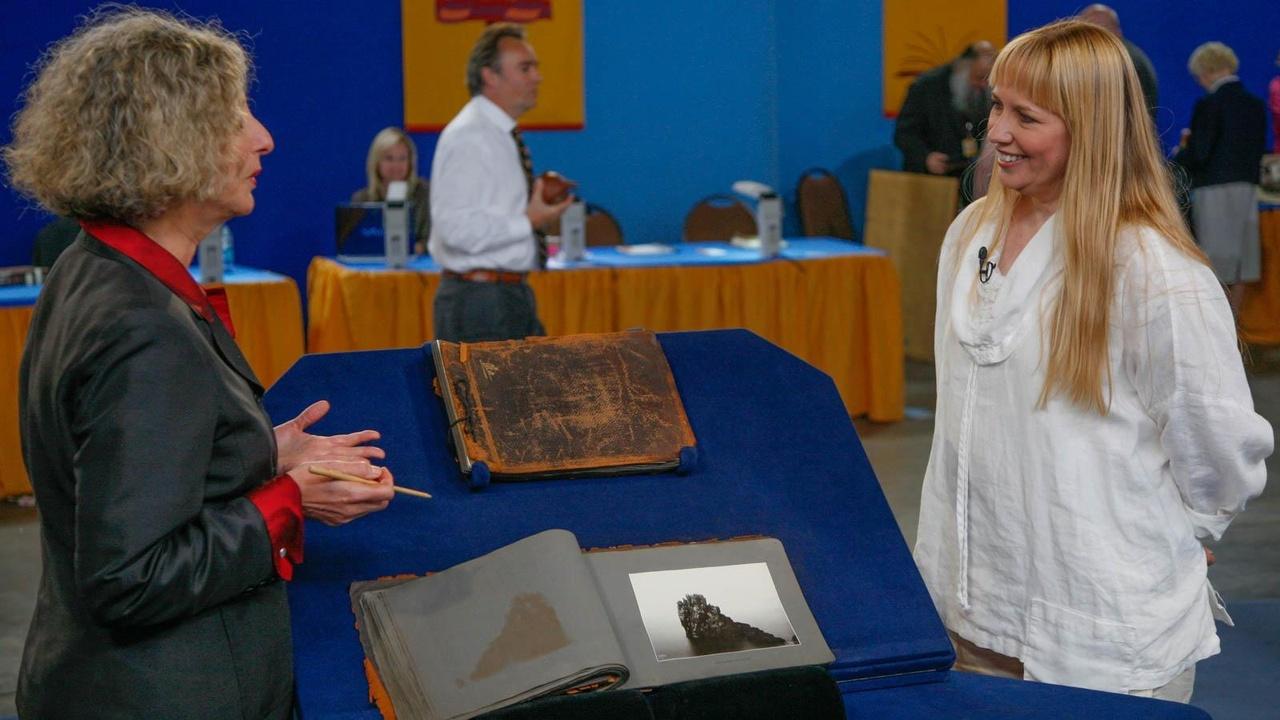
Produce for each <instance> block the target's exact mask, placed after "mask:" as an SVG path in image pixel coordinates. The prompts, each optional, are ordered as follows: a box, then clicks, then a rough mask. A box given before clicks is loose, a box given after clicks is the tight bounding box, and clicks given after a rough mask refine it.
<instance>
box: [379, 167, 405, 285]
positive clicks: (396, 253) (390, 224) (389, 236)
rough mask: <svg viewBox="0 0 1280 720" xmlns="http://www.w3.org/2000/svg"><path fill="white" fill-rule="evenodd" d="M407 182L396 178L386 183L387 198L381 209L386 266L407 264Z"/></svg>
mask: <svg viewBox="0 0 1280 720" xmlns="http://www.w3.org/2000/svg"><path fill="white" fill-rule="evenodd" d="M408 194H409V184H408V183H406V182H404V181H403V180H396V181H394V182H391V183H389V184H388V185H387V200H386V204H385V205H384V206H383V210H382V239H383V253H384V254H385V255H386V258H387V267H392V268H402V267H404V266H405V265H408V264H409V201H408Z"/></svg>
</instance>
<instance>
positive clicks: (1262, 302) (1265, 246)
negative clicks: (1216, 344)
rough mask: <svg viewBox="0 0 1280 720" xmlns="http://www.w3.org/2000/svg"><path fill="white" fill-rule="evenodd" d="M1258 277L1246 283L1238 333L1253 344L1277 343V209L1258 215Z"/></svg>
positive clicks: (1279, 294)
mask: <svg viewBox="0 0 1280 720" xmlns="http://www.w3.org/2000/svg"><path fill="white" fill-rule="evenodd" d="M1259 221H1260V223H1259V230H1260V234H1261V236H1262V280H1261V281H1260V282H1256V283H1253V284H1251V285H1246V286H1245V290H1244V301H1243V302H1242V303H1241V305H1240V336H1241V337H1243V338H1244V341H1245V342H1249V343H1254V344H1256V345H1280V209H1277V210H1266V211H1263V212H1262V214H1261V216H1260V217H1259Z"/></svg>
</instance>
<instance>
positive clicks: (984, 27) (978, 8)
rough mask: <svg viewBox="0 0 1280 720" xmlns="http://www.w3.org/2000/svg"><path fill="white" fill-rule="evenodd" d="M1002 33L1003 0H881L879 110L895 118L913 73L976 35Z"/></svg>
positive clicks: (997, 37)
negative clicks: (881, 85)
mask: <svg viewBox="0 0 1280 720" xmlns="http://www.w3.org/2000/svg"><path fill="white" fill-rule="evenodd" d="M1007 33H1008V22H1007V16H1006V5H1005V0H965V2H956V0H884V114H885V115H886V116H888V117H897V115H898V110H899V108H901V107H902V101H903V99H904V98H906V96H907V88H908V87H909V86H910V85H911V81H912V80H915V78H916V76H917V75H919V74H920V73H922V72H924V71H925V70H928V69H929V68H931V67H937V66H938V65H942V64H945V63H947V62H949V61H950V60H951V59H952V58H954V57H956V56H957V55H959V54H960V52H961V51H962V50H964V48H965V47H966V46H967V45H969V44H971V43H974V42H977V41H978V40H989V41H990V42H991V43H992V44H993V45H995V46H996V48H997V49H999V48H1000V47H1002V46H1003V45H1004V41H1005V36H1006V34H1007Z"/></svg>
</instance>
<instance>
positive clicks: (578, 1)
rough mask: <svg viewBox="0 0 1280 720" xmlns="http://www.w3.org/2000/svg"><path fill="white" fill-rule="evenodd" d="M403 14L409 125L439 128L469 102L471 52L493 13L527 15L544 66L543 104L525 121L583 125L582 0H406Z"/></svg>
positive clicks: (528, 124)
mask: <svg viewBox="0 0 1280 720" xmlns="http://www.w3.org/2000/svg"><path fill="white" fill-rule="evenodd" d="M400 15H401V24H402V30H401V32H402V36H403V52H404V124H405V127H406V128H407V129H409V130H410V131H414V132H432V131H439V130H441V129H443V128H444V126H445V125H447V124H448V122H449V121H450V120H451V119H453V116H454V115H455V114H457V112H458V110H460V109H461V108H462V106H463V105H465V104H466V103H467V100H469V99H470V96H469V95H468V94H467V85H466V67H467V55H468V54H469V53H470V52H471V46H472V45H473V44H474V43H475V41H476V38H478V37H479V36H480V33H481V32H482V31H483V30H484V28H485V25H486V22H488V21H489V20H494V19H504V20H508V21H512V22H524V23H525V24H526V30H527V31H528V33H529V42H530V43H531V44H532V45H533V50H534V52H535V53H537V55H538V61H539V63H540V64H541V67H542V77H543V80H542V87H541V88H540V90H539V93H538V106H537V107H535V108H534V109H533V110H531V111H529V113H528V114H526V115H525V116H524V117H522V118H520V126H521V127H524V128H533V129H580V128H581V127H582V126H583V122H584V116H585V109H584V106H585V102H584V100H583V60H582V56H583V42H582V0H543V2H540V3H539V2H530V1H529V0H509V1H508V2H502V0H496V1H495V0H471V1H470V2H468V1H466V0H402V2H401V3H400ZM546 15H549V17H544V16H546Z"/></svg>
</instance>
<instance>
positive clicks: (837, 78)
mask: <svg viewBox="0 0 1280 720" xmlns="http://www.w3.org/2000/svg"><path fill="white" fill-rule="evenodd" d="M153 4H154V5H156V6H160V7H166V8H175V7H176V8H179V9H181V10H183V11H185V12H188V13H190V14H192V15H195V16H197V17H208V16H217V17H219V18H221V20H222V21H223V23H224V24H225V25H226V26H227V27H229V28H231V29H233V30H237V31H243V32H244V33H246V34H247V35H248V38H249V43H250V45H251V48H252V51H253V54H254V58H255V62H256V65H257V82H256V84H255V86H254V88H253V90H252V95H253V106H254V109H255V111H256V112H257V113H258V115H259V117H260V118H261V119H262V120H263V122H264V123H265V124H266V125H267V127H268V128H269V129H270V130H271V132H272V133H273V134H274V136H275V140H276V151H275V153H274V154H273V155H271V156H270V157H268V158H267V159H266V161H265V170H264V172H263V175H262V177H261V178H260V185H259V189H258V192H257V199H258V206H257V210H255V212H254V213H253V215H251V216H249V217H246V218H239V219H236V220H234V221H232V225H231V227H232V229H233V231H234V232H235V236H236V253H237V259H238V260H239V261H240V262H242V263H244V264H249V265H255V266H259V267H266V268H269V269H273V270H277V271H280V272H285V273H288V274H290V275H293V276H294V277H295V278H297V279H298V280H299V281H301V280H302V279H303V277H304V275H305V271H306V266H307V263H308V262H309V261H310V258H311V257H312V256H314V255H316V254H324V253H326V252H328V250H329V247H330V245H331V243H332V233H333V231H332V212H333V211H332V208H333V204H334V203H335V202H337V201H340V200H343V199H345V198H346V197H348V196H349V194H350V193H351V192H352V191H353V190H354V189H355V188H357V187H359V186H360V185H361V184H362V183H363V163H364V156H365V152H366V149H367V147H368V142H369V140H370V138H372V136H373V134H374V133H375V132H376V131H377V130H378V129H380V128H381V127H383V126H385V125H394V124H399V123H400V122H401V119H402V115H403V100H402V94H401V70H400V42H401V41H400V37H401V35H400V4H399V2H396V0H376V1H370V2H364V3H350V2H340V1H339V0H310V1H309V2H300V1H298V0H280V1H278V2H270V3H263V2H257V1H254V0H184V1H183V2H172V1H170V0H157V1H156V2H154V3H153ZM585 4H586V8H585V13H584V17H585V20H584V21H585V31H584V37H585V42H586V127H585V129H584V130H582V131H578V132H535V133H530V134H529V145H530V147H531V150H532V152H533V154H534V159H535V162H536V164H537V165H538V166H539V168H555V169H558V170H560V171H561V172H563V173H564V174H566V175H568V176H569V177H572V178H574V179H575V180H578V181H579V182H580V183H581V190H582V195H583V196H584V197H586V199H588V200H590V201H592V202H596V203H599V204H601V205H604V206H606V207H608V208H609V209H610V210H612V211H613V212H614V214H615V215H617V217H618V218H619V220H620V221H621V223H622V225H623V229H624V232H625V233H626V238H627V240H628V241H630V242H643V241H660V240H669V239H673V238H677V237H678V236H679V233H680V224H681V220H682V218H683V216H684V214H685V212H686V211H687V210H688V208H689V207H690V206H691V205H692V204H693V202H694V201H696V200H697V199H698V198H700V197H702V196H704V195H707V194H709V193H712V192H719V191H725V190H727V189H728V187H729V185H730V184H731V183H732V182H733V181H734V180H737V179H741V178H753V179H757V180H761V181H764V182H767V183H771V184H775V185H778V186H779V187H781V188H782V189H784V191H785V192H786V195H787V197H788V198H789V199H790V197H791V196H792V192H791V191H792V188H793V187H794V184H795V181H796V179H797V177H798V176H799V174H800V172H801V171H802V170H804V169H805V168H806V167H810V166H814V165H820V166H824V167H828V168H832V169H834V170H836V171H837V174H838V175H839V176H840V177H841V179H842V180H844V182H845V184H846V188H847V190H848V192H849V195H850V200H851V204H852V206H853V210H854V215H855V224H856V225H859V226H860V225H861V222H862V207H863V201H864V197H865V176H866V171H867V170H868V169H869V168H872V167H894V166H896V164H897V163H898V157H897V153H896V151H895V150H894V149H893V147H892V144H891V137H892V132H893V125H892V122H891V121H889V120H886V119H885V118H884V117H883V116H882V114H881V108H880V77H881V57H880V55H881V52H880V42H881V40H880V38H881V33H880V24H881V12H880V7H881V4H880V2H878V1H874V2H849V1H848V0H843V1H841V0H811V1H810V2H806V3H793V2H785V1H783V0H713V1H711V2H700V3H690V2H679V1H678V0H666V1H665V2H657V3H643V4H642V3H622V2H612V1H608V0H588V1H587V2H586V3H585ZM13 5H15V6H14V7H10V8H9V9H8V12H7V13H6V19H5V22H4V23H0V114H2V115H3V117H4V118H5V122H4V123H3V125H4V127H3V128H0V142H8V139H9V128H8V125H9V119H10V118H11V117H12V114H13V112H14V111H15V110H16V109H17V107H18V105H19V97H18V95H19V93H20V91H21V88H22V87H23V86H24V85H25V82H26V80H27V79H28V78H29V69H30V66H31V64H32V63H33V62H34V60H35V59H36V58H37V57H38V56H39V54H40V52H41V51H42V49H43V48H45V47H46V46H47V45H48V44H49V43H50V42H52V41H53V40H55V39H57V38H59V37H62V36H63V35H65V34H67V33H68V32H70V31H71V29H72V28H73V27H74V26H75V24H76V20H77V17H78V16H79V15H82V14H83V13H84V12H86V10H88V9H89V8H91V7H93V6H94V3H88V2H83V1H74V0H46V1H45V2H41V3H14V4H13ZM1113 5H1114V6H1115V7H1116V8H1117V9H1118V10H1119V11H1120V13H1121V17H1122V20H1123V21H1124V26H1125V30H1126V34H1127V35H1128V36H1129V37H1130V38H1131V39H1133V40H1134V41H1135V42H1137V43H1138V44H1139V45H1140V46H1142V47H1143V48H1144V49H1145V50H1146V51H1147V53H1148V54H1149V55H1150V56H1151V58H1152V61H1153V62H1154V63H1155V65H1156V68H1157V71H1158V72H1159V75H1160V84H1161V98H1162V103H1161V104H1162V105H1163V106H1164V107H1165V108H1167V109H1166V110H1165V111H1163V112H1162V114H1161V125H1162V127H1163V128H1164V129H1165V130H1166V135H1165V137H1166V141H1172V140H1173V139H1174V138H1176V136H1177V130H1178V128H1180V127H1182V126H1184V125H1185V124H1186V123H1187V121H1188V119H1189V116H1190V109H1191V105H1192V103H1193V102H1194V100H1195V98H1196V97H1198V96H1199V94H1200V90H1199V88H1198V87H1197V86H1196V85H1195V84H1194V82H1193V81H1192V80H1191V79H1190V77H1189V76H1187V74H1186V71H1185V65H1186V58H1187V56H1188V54H1189V53H1190V51H1191V49H1192V48H1194V47H1195V45H1197V44H1198V43H1200V42H1203V41H1204V40H1208V39H1219V40H1222V41H1224V42H1226V43H1228V44H1229V45H1232V46H1233V47H1234V48H1235V49H1236V51H1237V52H1238V53H1239V54H1240V57H1241V62H1242V71H1241V75H1242V76H1243V78H1244V80H1245V82H1246V84H1247V85H1248V86H1249V87H1250V88H1251V89H1253V91H1254V92H1255V93H1259V94H1260V93H1262V92H1263V91H1264V89H1265V85H1266V82H1267V80H1268V78H1270V77H1271V76H1272V75H1273V74H1274V73H1275V72H1276V68H1275V67H1274V65H1273V64H1272V61H1273V59H1274V58H1275V56H1276V52H1277V50H1280V40H1277V39H1276V36H1275V34H1274V28H1275V27H1277V26H1280V3H1276V2H1275V1H1274V0H1237V1H1235V2H1230V3H1212V4H1206V3H1202V2H1199V0H1166V2H1163V3H1147V2H1142V1H1140V0H1128V1H1125V0H1113ZM1076 9H1077V6H1076V5H1066V4H1061V3H1057V2H1051V1H1050V0H1015V1H1013V2H1010V6H1009V29H1010V31H1011V32H1014V33H1016V32H1019V31H1022V30H1025V29H1027V28H1030V27H1034V26H1036V25H1039V24H1041V23H1044V22H1047V21H1049V20H1052V19H1054V18H1056V17H1059V16H1063V15H1067V14H1070V13H1071V12H1073V11H1074V10H1076ZM457 75H458V82H459V83H461V82H462V71H461V69H459V70H458V73H457ZM416 140H417V142H418V147H419V152H420V155H421V158H422V164H423V166H424V174H425V169H426V168H429V166H430V158H431V154H432V151H433V150H434V146H435V137H434V136H432V135H419V136H416ZM0 218H3V219H4V221H5V224H4V226H3V229H0V265H9V264H19V263H24V262H27V261H28V260H29V257H30V248H31V242H32V239H33V238H34V236H35V233H36V231H37V230H38V229H39V227H40V226H41V225H42V224H43V223H44V222H45V221H46V220H47V219H48V218H47V217H46V216H45V215H44V214H43V213H42V212H41V211H39V210H38V209H35V208H32V207H30V206H29V205H28V204H27V203H26V202H25V201H23V200H22V199H21V198H19V197H17V196H16V195H15V194H14V193H13V192H12V191H9V190H3V191H0ZM789 222H790V224H789V227H792V228H794V224H793V222H794V221H793V220H791V221H789Z"/></svg>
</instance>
